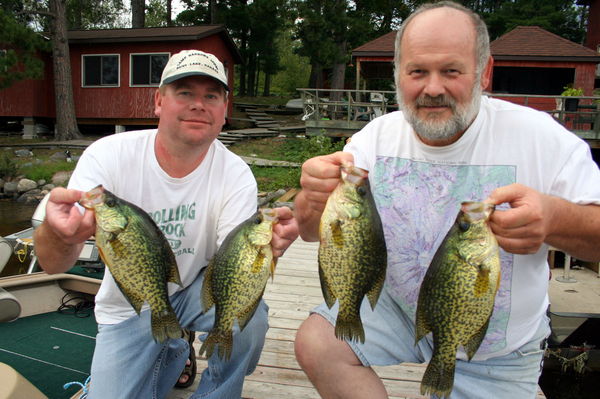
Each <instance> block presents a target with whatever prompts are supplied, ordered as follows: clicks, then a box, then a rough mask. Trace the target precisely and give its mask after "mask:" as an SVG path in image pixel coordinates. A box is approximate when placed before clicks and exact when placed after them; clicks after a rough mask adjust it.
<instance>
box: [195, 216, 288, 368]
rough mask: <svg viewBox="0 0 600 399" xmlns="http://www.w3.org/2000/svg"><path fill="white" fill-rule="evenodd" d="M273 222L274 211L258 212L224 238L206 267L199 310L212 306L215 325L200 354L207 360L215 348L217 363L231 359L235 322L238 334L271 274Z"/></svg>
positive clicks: (272, 266) (272, 262)
mask: <svg viewBox="0 0 600 399" xmlns="http://www.w3.org/2000/svg"><path fill="white" fill-rule="evenodd" d="M277 220H278V219H277V211H275V210H274V209H260V210H259V211H258V212H257V213H256V214H254V215H253V216H252V217H250V218H249V219H247V220H246V221H244V222H242V223H241V224H239V225H238V226H237V227H236V228H235V229H233V230H232V231H231V232H230V233H229V234H228V235H227V237H226V238H225V240H224V241H223V244H222V245H221V247H220V248H219V250H218V251H217V253H216V254H215V256H214V257H213V258H212V259H211V261H210V263H209V264H208V267H207V269H206V272H205V276H204V281H203V284H202V308H203V310H204V311H205V312H206V311H208V310H209V309H210V308H212V307H213V305H214V306H215V323H214V326H213V329H212V331H211V332H210V333H209V334H208V336H207V337H206V340H205V341H204V343H203V344H202V347H201V348H200V354H203V353H204V352H206V356H207V357H210V356H212V354H213V352H214V351H215V348H218V354H219V357H220V358H221V359H227V360H228V359H229V358H230V357H231V353H232V351H233V327H234V322H235V320H237V321H238V325H239V327H240V330H243V329H244V327H246V324H247V323H248V321H250V319H251V318H252V316H253V315H254V312H256V309H257V307H258V304H259V303H260V299H261V298H262V295H263V293H264V291H265V286H266V284H267V280H268V279H269V276H273V273H274V271H275V260H274V258H273V252H272V249H271V238H272V234H273V225H274V224H275V223H277Z"/></svg>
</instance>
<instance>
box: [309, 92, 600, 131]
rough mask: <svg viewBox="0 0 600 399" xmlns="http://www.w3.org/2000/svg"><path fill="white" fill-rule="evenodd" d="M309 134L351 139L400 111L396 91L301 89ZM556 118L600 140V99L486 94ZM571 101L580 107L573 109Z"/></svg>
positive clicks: (570, 127)
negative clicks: (352, 136) (378, 119)
mask: <svg viewBox="0 0 600 399" xmlns="http://www.w3.org/2000/svg"><path fill="white" fill-rule="evenodd" d="M298 91H299V92H300V94H301V97H302V103H303V107H304V115H303V117H302V120H304V121H305V123H306V132H307V134H309V135H316V134H327V135H330V136H350V135H351V134H353V133H354V132H356V131H358V130H359V129H361V128H362V127H363V126H364V125H366V124H367V123H368V122H369V121H370V120H372V119H374V118H376V117H378V116H380V115H383V114H386V113H388V112H391V111H395V110H397V109H398V103H397V101H396V92H394V91H386V90H337V89H304V88H303V89H298ZM485 94H486V95H488V96H490V97H495V98H501V99H504V100H507V101H510V102H513V103H515V104H520V105H524V106H527V107H531V108H534V109H537V110H540V111H544V112H547V113H549V114H550V115H552V116H553V117H554V118H555V119H556V120H557V121H558V122H560V123H561V124H562V125H564V126H565V127H566V128H567V129H569V130H571V131H573V132H574V133H575V134H577V135H579V136H580V137H582V138H584V139H586V140H599V141H600V97H599V96H596V97H592V96H580V97H565V96H547V95H536V94H504V93H485ZM571 101H576V102H577V104H576V105H575V107H574V108H571Z"/></svg>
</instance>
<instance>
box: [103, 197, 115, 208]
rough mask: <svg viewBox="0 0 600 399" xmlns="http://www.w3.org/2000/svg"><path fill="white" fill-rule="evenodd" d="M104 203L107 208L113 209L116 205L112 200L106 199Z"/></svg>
mask: <svg viewBox="0 0 600 399" xmlns="http://www.w3.org/2000/svg"><path fill="white" fill-rule="evenodd" d="M104 203H105V204H106V205H107V206H109V207H111V208H112V207H113V206H115V204H116V201H115V199H114V198H107V199H106V201H104Z"/></svg>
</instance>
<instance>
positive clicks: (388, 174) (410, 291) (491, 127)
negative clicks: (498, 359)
mask: <svg viewBox="0 0 600 399" xmlns="http://www.w3.org/2000/svg"><path fill="white" fill-rule="evenodd" d="M346 151H349V152H351V153H353V154H354V158H355V164H356V165H357V166H359V167H361V168H364V169H367V170H369V181H370V183H371V188H372V190H373V194H374V197H375V202H376V204H377V208H378V210H379V213H380V215H381V219H382V222H383V225H384V230H385V237H386V243H387V248H388V270H387V278H386V289H387V290H388V291H389V292H390V293H391V295H392V297H393V298H394V299H395V301H396V302H397V303H398V305H399V306H400V307H401V308H402V309H403V310H404V311H405V312H406V313H407V314H408V315H409V316H410V317H411V318H412V320H415V312H416V307H417V298H418V295H419V287H420V285H421V282H422V281H423V277H424V276H425V272H426V271H427V268H428V266H429V264H430V262H431V260H432V258H433V255H434V254H435V251H436V250H437V248H438V247H439V245H440V244H441V242H442V240H443V238H444V236H445V235H446V233H447V232H448V230H449V229H450V227H451V226H452V224H453V222H454V220H455V218H456V214H457V212H458V210H459V208H460V203H461V202H462V201H468V200H473V201H481V200H483V199H485V198H486V197H487V196H488V195H489V194H490V193H491V192H492V191H493V190H494V189H495V188H497V187H501V186H505V185H508V184H512V183H521V184H523V185H526V186H529V187H532V188H534V189H536V190H538V191H540V192H542V193H546V194H551V195H554V196H558V197H561V198H564V199H567V200H569V201H572V202H575V203H578V204H600V172H599V171H598V167H597V165H596V164H595V163H594V161H593V160H592V158H591V154H590V149H589V146H588V145H587V144H586V143H585V142H584V141H582V140H580V139H579V138H577V136H575V135H574V134H573V133H571V132H569V131H568V130H566V129H565V128H563V127H562V126H561V125H560V124H558V123H556V122H555V121H554V120H553V119H552V118H551V117H550V116H549V115H547V114H545V113H543V112H539V111H535V110H533V109H530V108H526V107H522V106H518V105H515V104H512V103H509V102H506V101H501V100H496V99H490V98H487V97H483V98H482V101H481V108H480V112H479V114H478V116H477V117H476V119H475V121H474V122H473V123H472V125H471V126H470V127H469V129H467V131H466V132H465V134H464V135H463V136H462V137H461V138H460V139H459V140H458V141H457V142H455V143H453V144H451V145H448V146H444V147H433V146H428V145H426V144H423V143H422V142H421V141H420V140H419V139H418V137H417V136H416V134H415V133H414V131H413V130H412V128H411V126H410V125H409V124H408V122H406V120H405V119H404V117H403V114H402V112H400V111H396V112H392V113H390V114H387V115H384V116H382V117H379V118H377V119H375V120H373V121H372V122H371V123H369V124H368V125H367V126H365V127H364V128H363V129H362V130H361V131H360V132H358V133H356V134H355V135H354V136H353V137H352V140H351V142H350V143H349V144H348V145H347V146H346ZM507 207H508V205H507V204H503V205H502V206H501V207H499V209H502V208H507ZM547 250H548V246H547V245H544V246H542V248H541V249H540V250H539V251H538V252H537V253H536V254H533V255H514V254H509V253H506V252H504V251H501V260H502V281H501V285H500V289H499V291H498V294H497V296H496V302H495V307H494V313H493V315H492V319H491V321H490V325H489V328H488V331H487V334H486V337H485V340H484V342H483V343H482V345H481V347H480V348H479V351H478V352H477V354H476V355H475V357H474V358H475V359H477V360H484V359H486V358H489V357H493V356H501V355H504V354H507V353H510V352H512V351H514V350H515V349H516V348H518V347H520V346H521V345H523V344H524V343H526V342H528V341H529V340H530V339H531V338H532V335H533V334H534V333H535V331H536V329H537V327H538V325H539V323H540V320H541V318H542V316H543V315H544V314H545V312H546V309H547V306H548V295H547V290H548V279H549V268H548V264H547ZM458 356H459V358H462V359H466V355H465V354H464V352H462V351H461V352H459V355H458Z"/></svg>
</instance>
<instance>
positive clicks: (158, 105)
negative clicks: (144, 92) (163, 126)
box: [154, 90, 162, 118]
mask: <svg viewBox="0 0 600 399" xmlns="http://www.w3.org/2000/svg"><path fill="white" fill-rule="evenodd" d="M161 105H162V94H160V90H156V92H154V115H156V116H157V117H158V118H160V109H161Z"/></svg>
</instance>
